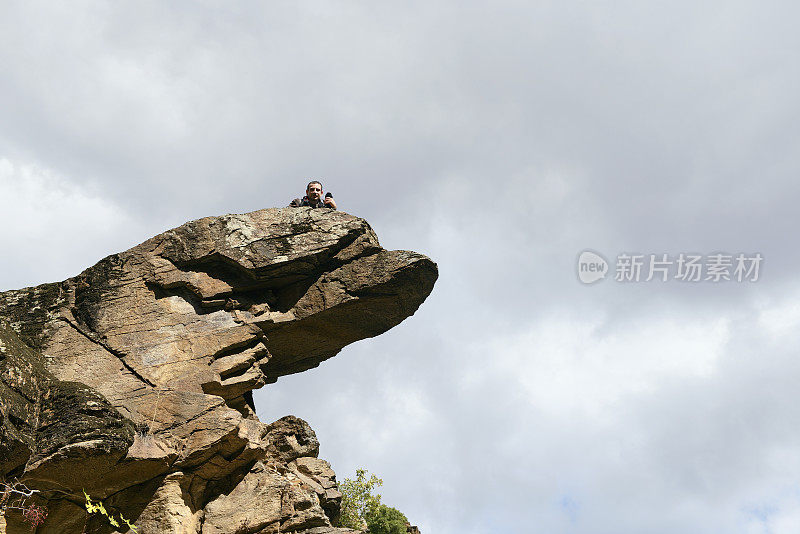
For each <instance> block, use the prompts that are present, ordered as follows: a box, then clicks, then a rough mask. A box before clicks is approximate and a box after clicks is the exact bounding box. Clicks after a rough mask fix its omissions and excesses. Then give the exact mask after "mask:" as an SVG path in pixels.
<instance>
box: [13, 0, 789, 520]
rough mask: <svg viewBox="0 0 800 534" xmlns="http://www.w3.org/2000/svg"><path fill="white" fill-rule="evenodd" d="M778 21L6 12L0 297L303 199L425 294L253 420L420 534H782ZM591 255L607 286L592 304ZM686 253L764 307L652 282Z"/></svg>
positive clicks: (645, 13)
mask: <svg viewBox="0 0 800 534" xmlns="http://www.w3.org/2000/svg"><path fill="white" fill-rule="evenodd" d="M799 18H800V8H798V7H797V4H796V3H794V2H789V1H783V2H770V1H760V2H755V1H750V2H748V1H744V2H743V1H736V0H729V1H725V2H723V1H709V2H695V1H691V2H689V1H682V0H677V1H674V2H655V1H644V0H642V1H633V0H628V1H623V0H618V1H604V2H601V1H559V2H555V1H552V2H551V1H541V2H514V1H498V2H491V3H489V2H482V3H478V2H464V1H458V2H450V1H436V2H417V1H406V2H366V1H362V2H293V1H285V2H211V1H199V2H198V1H193V2H169V3H167V2H145V1H136V2H102V1H93V2H70V3H68V4H63V5H62V4H59V3H55V2H35V1H25V2H22V1H20V2H14V1H9V2H3V3H2V4H1V5H0V225H1V228H2V229H1V230H0V250H3V251H4V254H3V268H2V270H1V271H0V290H5V289H13V288H17V287H22V286H29V285H36V284H40V283H43V282H49V281H57V280H62V279H64V278H67V277H69V276H73V275H75V274H77V273H78V272H80V271H81V270H83V269H84V268H85V267H88V266H89V265H91V264H93V263H95V262H96V261H97V260H99V259H100V258H102V257H104V256H106V255H108V254H111V253H114V252H118V251H122V250H125V249H127V248H129V247H131V246H133V245H135V244H137V243H139V242H141V241H143V240H145V239H147V238H148V237H150V236H152V235H154V234H157V233H160V232H162V231H164V230H166V229H168V228H171V227H174V226H177V225H179V224H181V223H183V222H185V221H187V220H191V219H195V218H199V217H203V216H207V215H219V214H224V213H232V212H233V213H241V212H247V211H252V210H256V209H260V208H265V207H272V206H283V205H285V204H287V203H288V201H289V200H291V199H292V198H294V197H296V196H299V195H300V194H301V192H302V189H303V187H304V185H305V182H306V181H307V180H308V179H309V177H317V178H320V179H321V180H322V181H323V184H324V186H325V189H326V190H330V191H332V192H333V194H334V196H335V198H336V199H337V202H338V204H339V207H340V209H343V210H345V211H347V212H349V213H352V214H355V215H358V216H361V217H364V218H366V219H367V220H368V221H369V222H370V224H371V225H372V226H373V228H374V229H375V230H376V232H377V233H378V235H379V237H380V239H381V242H382V244H383V245H384V246H385V247H386V248H389V249H410V250H415V251H418V252H422V253H425V254H427V255H429V256H430V257H431V258H432V259H433V260H434V261H436V262H437V263H438V265H439V270H440V278H439V281H438V283H437V285H436V287H435V289H434V291H433V293H432V295H431V296H430V297H429V299H428V300H427V301H426V302H425V303H424V304H423V305H422V307H421V308H420V309H419V311H418V312H417V313H416V315H414V316H413V317H412V318H410V319H408V320H407V321H405V322H404V323H403V324H401V325H400V326H399V327H397V328H395V329H394V330H392V331H390V332H388V333H386V334H384V335H383V336H380V337H379V338H376V339H371V340H365V341H362V342H359V343H356V344H354V345H352V346H350V347H347V348H346V349H345V350H343V351H342V352H341V353H340V354H339V355H338V356H337V357H336V358H334V359H333V360H330V361H328V362H325V363H324V364H322V365H321V366H320V367H319V368H318V369H315V370H313V371H309V372H307V373H303V374H301V375H296V376H291V377H286V378H283V379H281V380H280V381H279V382H278V383H277V384H275V385H271V386H268V387H266V388H264V389H262V390H261V391H260V392H258V393H257V395H256V403H257V408H258V411H259V415H260V417H261V419H262V420H265V421H272V420H274V419H277V418H279V417H281V416H283V415H286V414H289V413H291V414H295V415H297V416H300V417H303V418H305V419H306V420H308V421H309V422H310V423H311V425H312V426H313V427H314V429H315V430H316V431H317V434H318V436H319V438H320V441H321V442H322V449H321V456H322V457H324V458H325V459H327V460H329V461H330V462H331V463H332V465H333V467H334V469H335V470H336V471H337V473H338V475H339V478H340V479H341V478H344V477H346V476H352V475H353V473H354V471H355V469H356V468H357V467H365V468H367V469H369V470H370V471H371V472H374V473H376V474H378V475H379V476H381V477H382V478H383V479H384V482H385V483H384V487H383V488H382V490H383V491H382V493H383V496H384V502H386V503H388V504H390V505H393V506H395V507H397V508H399V509H400V510H401V511H403V512H404V513H405V514H406V515H407V516H408V517H409V518H410V519H411V521H412V522H413V523H416V524H418V525H419V526H420V528H421V529H422V532H423V533H424V534H456V533H459V534H461V533H494V532H503V533H510V534H517V533H575V534H597V533H601V534H602V533H608V534H640V533H653V534H656V533H657V534H662V533H664V534H666V533H670V534H672V533H676V534H677V533H680V534H684V533H699V534H703V533H726V534H731V533H734V534H735V533H747V534H756V533H769V534H773V533H774V534H779V533H796V532H798V531H800V389H798V383H799V382H798V379H800V359H799V358H798V356H800V353H799V350H798V349H800V336H798V331H799V330H800V277H798V274H797V269H798V265H800V249H799V248H798V247H797V246H796V243H797V240H796V239H795V238H794V234H795V232H796V231H797V228H798V227H800V215H798V209H797V204H798V200H800V180H798V177H799V176H800V150H798V148H799V147H800V99H799V98H798V87H800V61H799V60H798V55H800V32H798V31H797V28H796V26H797V20H798V19H799ZM586 249H590V250H593V251H596V252H599V253H600V254H602V255H603V256H604V257H605V258H606V259H607V260H608V262H609V269H610V271H609V273H608V275H607V276H606V278H605V279H603V280H600V281H598V282H596V283H595V284H591V285H586V284H583V283H581V282H580V281H579V279H578V276H577V258H578V255H579V254H580V253H581V251H583V250H586ZM681 253H683V254H687V255H688V254H694V255H699V256H701V257H702V262H708V261H709V260H708V258H709V256H711V255H713V254H724V255H738V254H740V253H742V254H745V255H747V257H751V256H753V255H755V254H757V253H758V254H761V256H762V257H763V261H762V263H761V264H760V270H759V273H758V274H759V276H758V280H757V281H755V282H753V281H750V280H747V279H744V280H743V281H742V282H738V281H736V280H735V279H734V280H732V281H724V280H722V281H720V282H716V283H715V282H713V281H711V280H704V279H701V280H700V281H698V282H686V281H681V280H679V279H675V278H674V276H675V274H676V272H675V271H674V270H673V271H671V272H670V273H669V278H668V280H667V281H666V282H664V281H661V279H660V278H659V277H655V279H653V280H651V281H649V282H647V281H645V279H646V278H647V274H648V273H647V260H649V255H650V254H656V255H657V256H658V257H660V256H661V255H662V254H668V259H671V260H675V259H676V258H677V257H678V256H679V255H680V254H681ZM621 254H629V255H643V256H644V260H646V262H645V266H644V267H643V272H642V276H641V279H640V280H639V281H638V282H636V281H628V282H622V281H616V280H615V270H616V268H617V266H618V265H619V261H618V257H619V256H620V255H621ZM703 265H705V266H706V267H707V263H703ZM671 268H672V269H676V268H677V267H676V265H675V264H673V265H672V266H671ZM704 275H705V273H704Z"/></svg>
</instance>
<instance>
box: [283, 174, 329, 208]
mask: <svg viewBox="0 0 800 534" xmlns="http://www.w3.org/2000/svg"><path fill="white" fill-rule="evenodd" d="M289 206H290V207H292V208H299V207H301V206H311V207H312V208H333V209H336V201H335V200H333V196H332V195H331V194H330V193H328V194H327V195H326V196H325V198H324V199H323V198H322V184H321V183H320V182H318V181H316V180H314V181H311V182H308V185H307V186H306V196H304V197H303V198H296V199H294V200H292V202H291V203H290V204H289Z"/></svg>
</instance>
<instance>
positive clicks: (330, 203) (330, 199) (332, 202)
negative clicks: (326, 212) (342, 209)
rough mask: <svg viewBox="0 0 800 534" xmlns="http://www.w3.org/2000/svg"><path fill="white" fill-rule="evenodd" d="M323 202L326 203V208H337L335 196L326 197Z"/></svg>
mask: <svg viewBox="0 0 800 534" xmlns="http://www.w3.org/2000/svg"><path fill="white" fill-rule="evenodd" d="M323 202H324V203H325V207H326V208H333V209H336V201H335V200H333V197H325V200H324V201H323Z"/></svg>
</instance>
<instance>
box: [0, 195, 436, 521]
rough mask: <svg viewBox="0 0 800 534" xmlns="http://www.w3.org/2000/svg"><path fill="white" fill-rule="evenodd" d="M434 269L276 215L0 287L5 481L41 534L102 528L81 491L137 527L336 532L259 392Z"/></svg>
mask: <svg viewBox="0 0 800 534" xmlns="http://www.w3.org/2000/svg"><path fill="white" fill-rule="evenodd" d="M436 277H437V269H436V265H435V264H434V263H433V262H432V261H431V260H430V259H428V258H427V257H425V256H423V255H421V254H417V253H414V252H408V251H387V250H385V249H383V248H381V246H380V244H379V243H378V239H377V237H376V236H375V234H374V232H373V231H372V230H371V228H370V227H369V225H368V224H367V223H366V222H365V221H364V220H362V219H359V218H356V217H353V216H351V215H348V214H346V213H343V212H338V211H332V210H327V209H318V210H313V209H310V208H285V209H268V210H261V211H256V212H253V213H248V214H242V215H227V216H223V217H207V218H204V219H199V220H197V221H192V222H189V223H186V224H184V225H183V226H180V227H178V228H175V229H173V230H170V231H167V232H164V233H163V234H160V235H158V236H156V237H154V238H152V239H149V240H147V241H145V242H144V243H142V244H141V245H138V246H136V247H134V248H132V249H130V250H128V251H126V252H122V253H119V254H114V255H112V256H108V257H107V258H104V259H103V260H101V261H100V262H99V263H97V264H96V265H94V266H93V267H90V268H89V269H87V270H86V271H84V272H83V273H81V274H80V275H78V276H76V277H74V278H70V279H68V280H66V281H64V282H61V283H53V284H45V285H42V286H37V287H33V288H25V289H20V290H14V291H7V292H4V293H0V402H1V403H2V404H1V405H0V477H3V478H5V479H11V478H16V479H18V480H22V481H25V483H26V484H27V485H28V486H29V487H32V488H33V487H35V488H37V489H38V490H39V491H40V493H38V494H37V495H38V498H39V500H40V501H41V502H43V503H45V504H46V505H47V507H48V509H49V511H50V512H49V515H48V518H47V521H46V523H45V524H44V525H42V526H41V527H39V530H38V532H65V533H66V532H82V531H84V530H86V531H87V532H88V531H91V532H110V531H111V530H112V527H111V526H109V525H108V524H107V522H106V523H104V522H103V520H104V518H102V517H98V516H92V517H87V514H86V513H85V510H84V508H83V504H84V501H85V497H84V495H83V490H85V491H86V492H88V493H89V494H90V495H91V496H92V497H93V498H95V499H98V500H102V501H103V503H104V505H105V506H106V507H107V508H109V509H113V510H115V511H116V512H117V513H119V514H121V515H123V516H124V517H125V518H126V519H129V520H131V521H132V522H133V523H134V524H135V525H136V527H137V528H138V532H140V533H147V532H153V533H156V532H159V533H160V532H187V533H195V534H197V533H207V532H208V533H211V532H213V533H220V534H223V533H234V532H235V533H241V534H246V533H256V532H264V533H272V532H276V533H277V532H283V533H285V532H296V533H303V534H323V533H332V532H346V530H344V529H336V528H334V527H332V526H331V525H332V520H334V522H335V519H336V515H337V514H338V508H339V500H340V498H341V495H340V494H339V493H338V490H337V487H336V482H335V475H334V473H333V471H332V470H331V469H330V466H329V465H328V464H327V463H326V462H325V461H324V460H320V459H318V458H317V453H318V443H317V441H316V437H315V436H314V433H313V431H312V430H311V429H310V427H308V425H307V424H306V423H305V422H303V421H301V420H299V419H296V418H293V417H287V418H284V419H281V420H279V421H276V422H275V423H273V424H271V425H265V424H264V423H262V422H260V421H259V420H258V418H257V417H256V415H255V408H254V405H253V399H252V391H253V389H255V388H259V387H262V386H264V385H265V384H268V383H272V382H275V381H276V380H277V379H278V378H279V377H281V376H284V375H287V374H291V373H297V372H301V371H305V370H307V369H311V368H313V367H316V366H318V365H319V364H320V363H321V362H322V361H324V360H326V359H328V358H330V357H332V356H334V355H335V354H337V353H338V352H339V351H340V350H341V349H342V347H344V346H345V345H347V344H349V343H352V342H354V341H356V340H359V339H363V338H366V337H372V336H375V335H378V334H381V333H383V332H384V331H386V330H388V329H389V328H391V327H393V326H395V325H397V324H398V323H400V322H401V321H402V320H404V319H405V318H406V317H408V316H410V315H412V314H413V313H414V312H415V311H416V309H417V308H418V307H419V305H420V304H421V303H422V302H423V301H424V300H425V298H426V297H427V295H428V294H429V293H430V291H431V290H432V288H433V284H434V282H435V280H436ZM7 516H8V517H7V519H8V527H7V529H8V531H9V532H12V531H14V529H17V528H25V527H23V526H22V525H21V524H20V519H21V518H20V517H19V516H17V515H15V514H14V513H9V514H7Z"/></svg>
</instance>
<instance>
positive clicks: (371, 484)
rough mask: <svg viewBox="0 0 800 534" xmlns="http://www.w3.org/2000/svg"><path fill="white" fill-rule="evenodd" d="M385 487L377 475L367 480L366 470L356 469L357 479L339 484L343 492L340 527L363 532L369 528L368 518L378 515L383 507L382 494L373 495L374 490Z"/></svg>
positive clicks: (347, 479) (345, 480)
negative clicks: (379, 509)
mask: <svg viewBox="0 0 800 534" xmlns="http://www.w3.org/2000/svg"><path fill="white" fill-rule="evenodd" d="M381 485H383V480H381V479H380V478H378V477H376V476H375V475H372V476H370V478H369V480H367V470H366V469H356V479H355V480H351V479H349V478H346V479H344V481H343V482H342V483H341V484H339V491H341V492H342V507H341V515H340V516H339V526H342V527H346V528H354V529H356V530H363V529H365V528H367V519H366V518H367V516H368V515H369V514H370V513H373V514H374V513H376V512H377V510H378V508H379V507H380V505H381V496H380V494H375V495H373V494H372V490H373V489H375V488H377V487H380V486H381Z"/></svg>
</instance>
